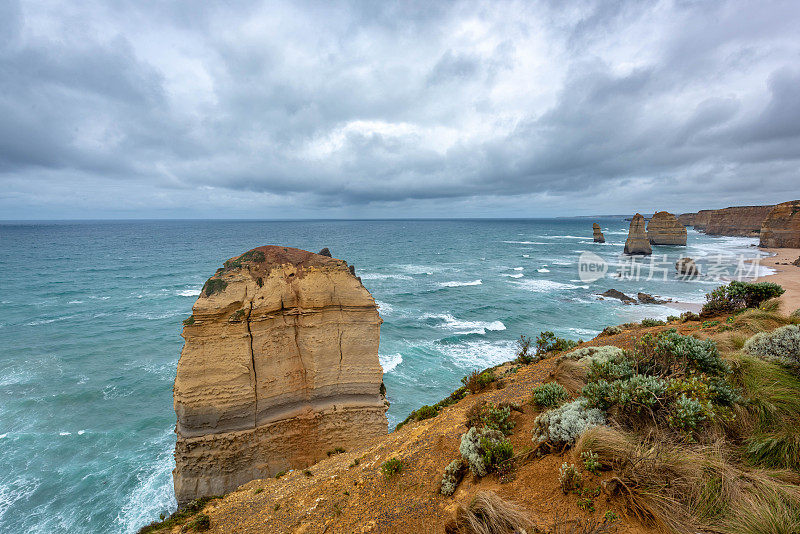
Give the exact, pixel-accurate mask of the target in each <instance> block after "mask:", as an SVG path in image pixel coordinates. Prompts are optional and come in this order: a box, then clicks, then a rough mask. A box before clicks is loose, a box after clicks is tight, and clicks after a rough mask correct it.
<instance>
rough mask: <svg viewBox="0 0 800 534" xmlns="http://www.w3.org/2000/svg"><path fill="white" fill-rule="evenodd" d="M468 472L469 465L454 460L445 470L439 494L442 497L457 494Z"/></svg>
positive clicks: (462, 461)
mask: <svg viewBox="0 0 800 534" xmlns="http://www.w3.org/2000/svg"><path fill="white" fill-rule="evenodd" d="M466 470H467V465H466V464H465V463H464V460H460V459H459V460H453V461H452V462H450V464H448V466H447V467H445V469H444V477H442V486H441V488H440V489H439V493H441V494H442V495H452V494H453V493H455V491H456V488H457V487H458V484H459V483H460V482H461V479H462V478H464V474H465V472H466Z"/></svg>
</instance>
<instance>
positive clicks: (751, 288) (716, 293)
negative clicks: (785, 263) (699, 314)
mask: <svg viewBox="0 0 800 534" xmlns="http://www.w3.org/2000/svg"><path fill="white" fill-rule="evenodd" d="M783 293H784V289H783V288H782V287H781V286H779V285H778V284H775V283H772V282H739V281H736V280H734V281H733V282H731V283H729V284H728V285H726V286H720V287H718V288H716V289H714V290H713V291H712V292H711V293H708V294H707V295H706V303H705V304H704V305H703V313H704V314H707V315H710V314H716V313H729V312H734V311H737V310H740V309H742V308H758V307H759V305H761V303H762V302H764V301H766V300H769V299H772V298H775V297H780V296H781V295H782V294H783Z"/></svg>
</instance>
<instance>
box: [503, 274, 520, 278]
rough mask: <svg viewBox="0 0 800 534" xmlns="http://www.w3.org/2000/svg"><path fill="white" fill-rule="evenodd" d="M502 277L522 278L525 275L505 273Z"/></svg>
mask: <svg viewBox="0 0 800 534" xmlns="http://www.w3.org/2000/svg"><path fill="white" fill-rule="evenodd" d="M500 276H507V277H509V278H522V277H523V276H525V275H524V274H522V273H504V274H502V275H500Z"/></svg>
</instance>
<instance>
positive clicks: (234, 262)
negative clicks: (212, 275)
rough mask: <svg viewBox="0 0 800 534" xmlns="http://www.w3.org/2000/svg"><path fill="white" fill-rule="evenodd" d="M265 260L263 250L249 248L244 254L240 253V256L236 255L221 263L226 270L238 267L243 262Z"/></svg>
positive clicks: (261, 261)
mask: <svg viewBox="0 0 800 534" xmlns="http://www.w3.org/2000/svg"><path fill="white" fill-rule="evenodd" d="M266 260H267V257H266V256H265V255H264V251H262V250H249V251H247V252H245V253H244V254H242V255H241V256H237V257H236V258H233V259H230V260H228V261H226V262H225V263H224V264H223V265H224V267H225V269H226V270H230V269H238V268H239V267H241V266H242V264H243V263H244V262H256V263H264V262H265V261H266Z"/></svg>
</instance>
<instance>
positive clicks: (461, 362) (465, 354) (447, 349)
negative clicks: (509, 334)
mask: <svg viewBox="0 0 800 534" xmlns="http://www.w3.org/2000/svg"><path fill="white" fill-rule="evenodd" d="M435 350H438V351H440V352H442V353H443V354H444V355H445V357H446V358H448V359H450V360H451V361H452V362H453V363H455V364H456V365H458V366H459V367H464V368H467V369H485V368H486V367H490V366H492V365H497V364H500V363H503V362H507V361H509V360H511V359H513V358H514V356H515V353H516V343H515V342H513V341H510V340H506V341H495V342H490V341H487V340H475V341H468V342H466V343H459V344H453V345H436V346H435Z"/></svg>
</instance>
